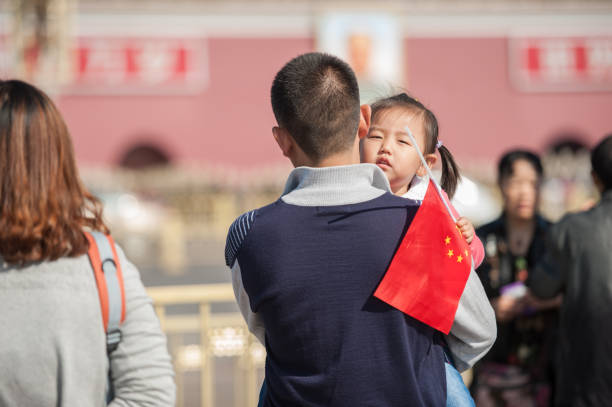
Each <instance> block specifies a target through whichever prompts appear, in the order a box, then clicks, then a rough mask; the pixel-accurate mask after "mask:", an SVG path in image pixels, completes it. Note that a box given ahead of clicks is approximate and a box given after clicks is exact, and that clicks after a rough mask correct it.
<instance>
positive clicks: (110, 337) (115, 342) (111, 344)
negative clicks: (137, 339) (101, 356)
mask: <svg viewBox="0 0 612 407" xmlns="http://www.w3.org/2000/svg"><path fill="white" fill-rule="evenodd" d="M119 342H121V330H120V329H119V328H117V329H115V330H114V331H111V332H108V333H107V334H106V352H107V353H112V352H113V351H114V350H115V349H117V347H118V346H119Z"/></svg>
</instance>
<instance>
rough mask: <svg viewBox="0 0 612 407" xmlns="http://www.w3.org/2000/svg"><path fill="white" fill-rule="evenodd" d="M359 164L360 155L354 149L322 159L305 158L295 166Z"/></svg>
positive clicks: (314, 166)
mask: <svg viewBox="0 0 612 407" xmlns="http://www.w3.org/2000/svg"><path fill="white" fill-rule="evenodd" d="M352 164H359V158H358V155H356V154H355V153H354V152H353V151H348V152H342V153H338V154H334V155H330V156H328V157H325V158H323V159H321V160H318V161H314V160H308V159H306V160H303V161H301V162H299V163H294V166H295V167H301V166H306V167H313V168H323V167H336V166H339V165H352Z"/></svg>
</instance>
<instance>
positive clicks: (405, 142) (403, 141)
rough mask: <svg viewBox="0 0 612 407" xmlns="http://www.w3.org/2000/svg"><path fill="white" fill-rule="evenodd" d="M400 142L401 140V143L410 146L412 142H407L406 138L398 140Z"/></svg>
mask: <svg viewBox="0 0 612 407" xmlns="http://www.w3.org/2000/svg"><path fill="white" fill-rule="evenodd" d="M398 142H399V143H401V144H405V145H407V146H409V145H410V143H409V142H407V141H406V140H398Z"/></svg>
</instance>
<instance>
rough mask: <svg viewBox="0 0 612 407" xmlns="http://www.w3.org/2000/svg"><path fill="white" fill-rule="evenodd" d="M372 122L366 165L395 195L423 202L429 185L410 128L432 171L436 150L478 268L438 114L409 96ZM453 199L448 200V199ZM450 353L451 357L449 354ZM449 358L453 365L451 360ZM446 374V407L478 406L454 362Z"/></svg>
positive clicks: (475, 242) (380, 107)
mask: <svg viewBox="0 0 612 407" xmlns="http://www.w3.org/2000/svg"><path fill="white" fill-rule="evenodd" d="M371 107H372V122H371V125H370V129H369V132H368V134H367V136H366V137H365V138H364V139H363V140H361V144H360V153H361V162H364V163H372V164H376V165H377V166H378V167H379V168H380V169H382V170H383V172H384V173H385V175H386V176H387V178H388V179H389V184H390V185H391V190H392V192H393V193H394V194H395V195H399V196H402V197H405V198H409V199H413V200H417V201H422V200H423V199H424V197H425V193H426V191H427V186H428V185H429V177H428V176H427V169H426V168H425V167H424V166H423V164H422V162H421V159H420V157H419V154H418V152H417V151H416V149H415V146H413V145H412V142H411V141H410V138H409V136H408V133H407V132H406V130H405V129H406V127H408V128H410V130H411V132H412V134H413V136H414V138H415V140H416V142H417V143H418V145H419V148H420V149H421V152H422V153H423V155H424V157H425V160H426V162H427V164H428V166H429V167H430V168H431V167H432V166H433V165H434V164H435V163H436V161H437V156H436V154H435V152H436V150H438V152H439V153H440V158H441V164H442V179H441V186H442V189H443V190H444V191H445V192H446V193H445V199H446V201H447V202H448V203H449V207H450V208H451V211H452V212H453V215H454V216H455V218H456V219H457V223H456V225H457V228H458V229H459V230H460V231H461V234H462V235H463V237H464V238H465V239H466V241H467V243H468V244H469V246H470V250H471V253H472V258H473V262H474V268H476V267H478V266H479V265H480V263H481V262H482V260H483V258H484V248H483V245H482V242H481V241H480V239H478V237H477V236H475V231H474V226H473V225H472V223H471V222H470V221H469V220H467V219H466V218H464V217H460V216H459V214H458V213H457V211H456V210H455V209H454V208H453V206H452V205H450V199H449V197H451V198H452V196H453V193H454V192H455V189H456V187H457V181H458V180H459V178H460V175H459V170H458V168H457V165H456V164H455V160H454V159H453V156H452V155H451V153H450V152H449V151H448V149H447V148H446V147H444V146H443V145H442V143H441V142H440V141H439V140H438V121H437V119H436V117H435V116H434V114H433V113H432V112H431V111H430V110H429V109H427V108H426V107H425V106H424V105H423V104H422V103H420V102H419V101H417V100H416V99H414V98H412V97H410V96H408V95H406V94H405V93H402V94H398V95H395V96H391V97H388V98H384V99H381V100H378V101H377V102H375V103H374V104H372V106H371ZM446 194H448V195H446ZM448 353H449V354H450V352H448ZM448 358H449V362H450V363H452V360H451V358H450V356H449V357H448ZM446 371H447V378H446V379H447V394H448V395H447V406H466V405H474V404H473V400H472V399H471V397H470V395H469V392H468V390H467V388H466V387H465V385H464V384H463V381H462V379H461V376H460V375H459V373H458V372H457V370H456V369H455V368H454V367H453V366H452V365H451V364H449V363H447V366H446Z"/></svg>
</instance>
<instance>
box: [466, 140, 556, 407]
mask: <svg viewBox="0 0 612 407" xmlns="http://www.w3.org/2000/svg"><path fill="white" fill-rule="evenodd" d="M542 175H543V168H542V164H541V162H540V158H539V157H538V156H537V155H536V154H534V153H532V152H530V151H526V150H513V151H510V152H508V153H506V154H505V155H503V156H502V158H501V159H500V161H499V165H498V184H499V188H500V190H501V195H502V199H503V213H502V215H501V216H500V217H499V218H498V219H496V220H495V221H493V222H491V223H489V224H486V225H484V226H482V227H480V228H478V229H477V230H476V233H477V235H478V236H479V237H480V239H481V240H482V241H483V242H484V245H485V260H484V262H483V264H482V265H481V266H480V267H479V268H478V270H477V271H478V274H479V276H480V278H481V280H482V283H483V285H484V287H485V290H486V291H487V295H488V297H489V299H490V300H491V303H492V305H493V308H494V310H495V314H496V317H497V341H496V342H495V344H494V345H493V348H492V349H491V350H490V351H489V353H488V354H487V355H486V356H485V357H484V358H483V360H482V361H481V363H479V364H477V365H476V368H475V381H474V384H473V387H472V391H473V394H474V398H475V400H476V404H477V405H478V406H483V407H487V406H496V407H497V406H508V407H510V406H521V407H529V406H538V407H539V406H548V405H550V402H551V391H552V390H551V387H552V384H551V383H552V364H551V363H552V347H553V345H554V343H553V339H554V328H555V325H556V318H557V308H558V306H559V303H560V298H558V297H557V298H553V299H550V300H545V301H544V300H537V299H534V298H533V297H531V296H528V295H526V294H527V288H526V287H527V286H528V285H529V284H530V280H531V270H532V268H533V266H534V265H535V264H536V262H537V261H538V260H539V259H540V258H541V257H542V256H543V253H544V241H545V235H546V231H547V229H548V228H549V225H550V223H549V222H548V221H547V220H546V219H544V218H542V217H541V216H540V215H539V214H538V211H537V208H538V201H539V189H540V183H541V181H542Z"/></svg>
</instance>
